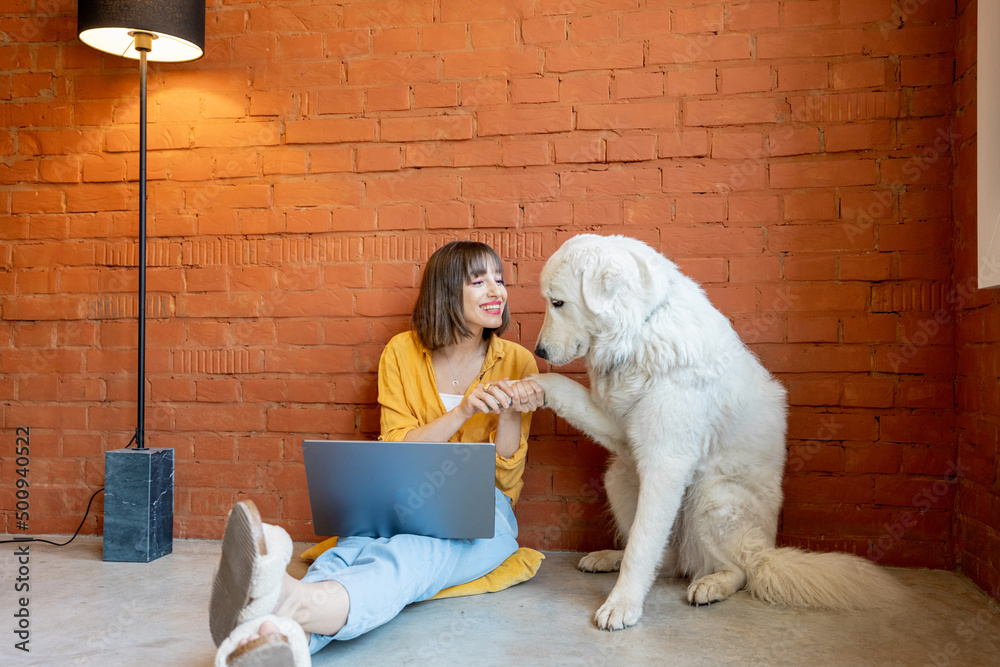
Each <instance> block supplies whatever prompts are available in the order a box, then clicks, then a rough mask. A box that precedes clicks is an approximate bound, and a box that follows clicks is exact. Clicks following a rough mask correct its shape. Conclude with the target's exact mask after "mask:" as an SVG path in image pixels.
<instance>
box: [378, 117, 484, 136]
mask: <svg viewBox="0 0 1000 667" xmlns="http://www.w3.org/2000/svg"><path fill="white" fill-rule="evenodd" d="M380 129H381V137H382V140H383V141H427V140H435V141H444V140H454V139H470V138H472V116H466V115H462V116H423V117H421V116H414V117H409V118H383V119H382V120H381V121H380Z"/></svg>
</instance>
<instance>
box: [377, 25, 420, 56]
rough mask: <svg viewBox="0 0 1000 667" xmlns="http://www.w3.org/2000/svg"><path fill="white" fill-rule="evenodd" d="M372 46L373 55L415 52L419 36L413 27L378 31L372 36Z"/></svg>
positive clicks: (418, 47)
mask: <svg viewBox="0 0 1000 667" xmlns="http://www.w3.org/2000/svg"><path fill="white" fill-rule="evenodd" d="M372 46H373V49H374V52H375V53H397V52H400V51H417V50H419V49H420V35H419V32H418V31H417V28H415V27H406V28H385V29H379V30H375V31H374V34H373V35H372Z"/></svg>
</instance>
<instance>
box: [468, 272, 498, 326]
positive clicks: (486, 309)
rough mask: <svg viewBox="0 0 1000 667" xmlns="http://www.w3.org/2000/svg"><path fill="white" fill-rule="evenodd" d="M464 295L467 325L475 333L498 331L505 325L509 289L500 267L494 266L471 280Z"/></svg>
mask: <svg viewBox="0 0 1000 667" xmlns="http://www.w3.org/2000/svg"><path fill="white" fill-rule="evenodd" d="M463 294H464V297H465V304H464V305H465V308H464V314H465V324H466V326H468V327H469V329H472V330H473V332H474V333H475V332H476V331H477V330H479V329H496V328H498V327H499V326H500V325H501V324H502V323H503V309H504V307H505V306H506V304H507V287H506V286H505V285H504V281H503V272H502V271H501V270H500V267H497V266H494V267H492V268H491V269H490V270H489V271H487V272H486V273H484V274H482V275H477V276H472V277H471V278H469V280H468V281H466V283H465V288H464V289H463Z"/></svg>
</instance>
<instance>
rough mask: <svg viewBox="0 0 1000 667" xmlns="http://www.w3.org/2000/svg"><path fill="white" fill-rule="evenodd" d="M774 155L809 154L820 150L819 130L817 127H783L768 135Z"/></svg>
mask: <svg viewBox="0 0 1000 667" xmlns="http://www.w3.org/2000/svg"><path fill="white" fill-rule="evenodd" d="M767 142H768V153H769V154H770V155H773V156H788V155H809V154H812V153H818V152H819V130H818V129H817V128H815V127H802V128H790V127H789V128H782V129H780V130H775V131H774V132H769V133H768V135H767Z"/></svg>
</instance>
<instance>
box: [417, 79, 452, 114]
mask: <svg viewBox="0 0 1000 667" xmlns="http://www.w3.org/2000/svg"><path fill="white" fill-rule="evenodd" d="M454 106H458V83H456V82H447V83H423V84H417V85H415V86H413V108H415V109H427V108H435V107H454Z"/></svg>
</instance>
